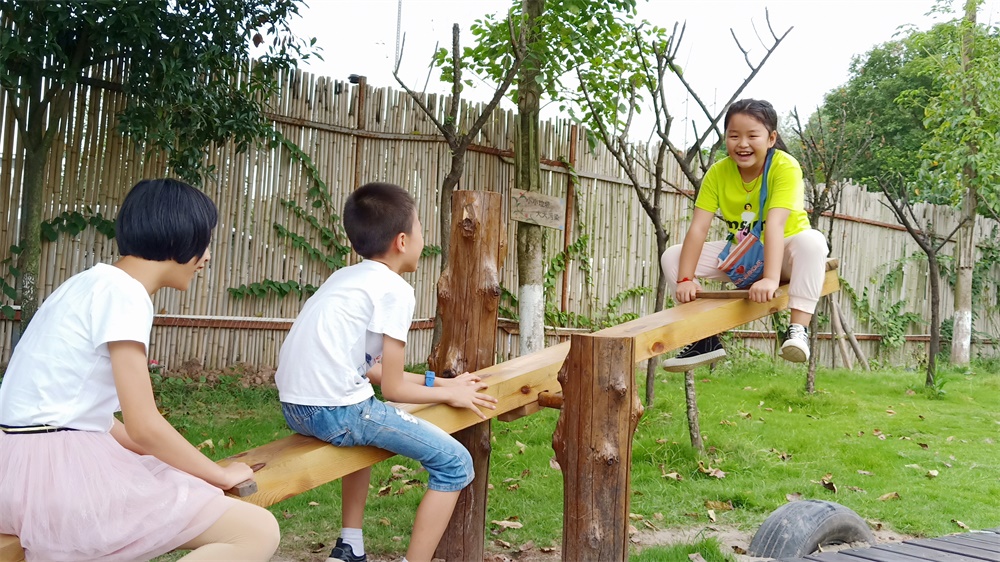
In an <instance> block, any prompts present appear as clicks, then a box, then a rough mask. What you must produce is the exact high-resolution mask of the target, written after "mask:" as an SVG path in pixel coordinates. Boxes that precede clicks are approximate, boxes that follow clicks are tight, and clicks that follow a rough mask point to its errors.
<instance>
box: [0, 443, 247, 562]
mask: <svg viewBox="0 0 1000 562" xmlns="http://www.w3.org/2000/svg"><path fill="white" fill-rule="evenodd" d="M228 507H229V504H228V503H227V501H226V499H225V497H224V496H223V495H222V491H221V490H219V489H218V488H216V487H214V486H212V485H210V484H208V483H207V482H205V481H203V480H201V479H199V478H195V477H194V476H191V475H190V474H187V473H185V472H182V471H180V470H177V469H175V468H173V467H171V466H169V465H167V464H165V463H163V462H162V461H160V460H159V459H156V458H155V457H151V456H140V455H137V454H135V453H133V452H132V451H129V450H128V449H125V448H124V447H122V446H121V445H119V444H118V442H117V441H115V439H114V437H112V436H111V435H110V434H108V433H96V432H90V431H60V432H57V433H42V434H33V435H7V434H4V433H3V432H0V533H3V534H10V535H17V536H18V537H19V538H20V539H21V545H22V546H23V547H24V550H25V556H26V558H27V560H29V561H32V560H45V561H66V560H129V561H132V560H149V559H150V558H153V557H156V556H159V555H160V554H164V553H166V552H170V551H171V550H174V549H175V548H177V547H178V546H180V545H182V544H184V543H186V542H188V541H189V540H191V539H193V538H195V537H197V536H198V535H200V534H201V533H203V532H204V531H205V530H206V529H208V527H210V526H211V525H212V524H213V523H215V522H216V521H217V520H218V519H219V517H220V516H221V515H222V514H223V513H224V512H225V511H226V509H228Z"/></svg>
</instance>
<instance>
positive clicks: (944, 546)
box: [904, 537, 1000, 561]
mask: <svg viewBox="0 0 1000 562" xmlns="http://www.w3.org/2000/svg"><path fill="white" fill-rule="evenodd" d="M904 542H905V543H906V544H913V545H917V546H922V547H925V548H930V549H933V550H940V551H942V552H948V553H951V554H959V555H962V556H968V557H970V558H980V559H982V560H994V561H996V560H1000V557H997V556H996V554H995V553H992V552H990V551H988V550H986V549H982V548H976V547H974V546H968V545H965V544H961V543H957V542H954V541H951V540H949V537H940V538H936V539H917V540H912V541H904Z"/></svg>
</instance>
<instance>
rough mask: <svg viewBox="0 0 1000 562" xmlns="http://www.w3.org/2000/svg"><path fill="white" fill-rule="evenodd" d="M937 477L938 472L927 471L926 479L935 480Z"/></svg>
mask: <svg viewBox="0 0 1000 562" xmlns="http://www.w3.org/2000/svg"><path fill="white" fill-rule="evenodd" d="M937 475H938V471H936V470H928V471H927V477H928V478H937Z"/></svg>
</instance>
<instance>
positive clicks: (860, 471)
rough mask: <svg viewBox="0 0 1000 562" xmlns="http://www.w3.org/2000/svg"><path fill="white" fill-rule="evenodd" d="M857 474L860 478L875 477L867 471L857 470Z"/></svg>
mask: <svg viewBox="0 0 1000 562" xmlns="http://www.w3.org/2000/svg"><path fill="white" fill-rule="evenodd" d="M858 474H860V475H861V476H875V474H874V473H872V472H868V471H867V470H859V471H858Z"/></svg>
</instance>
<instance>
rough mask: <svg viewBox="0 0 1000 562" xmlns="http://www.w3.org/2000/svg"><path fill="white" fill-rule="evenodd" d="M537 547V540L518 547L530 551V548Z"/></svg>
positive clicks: (522, 550) (523, 550)
mask: <svg viewBox="0 0 1000 562" xmlns="http://www.w3.org/2000/svg"><path fill="white" fill-rule="evenodd" d="M533 548H535V541H528V542H526V543H524V544H522V545H521V546H519V547H517V549H518V550H520V551H521V552H528V551H529V550H531V549H533Z"/></svg>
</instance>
